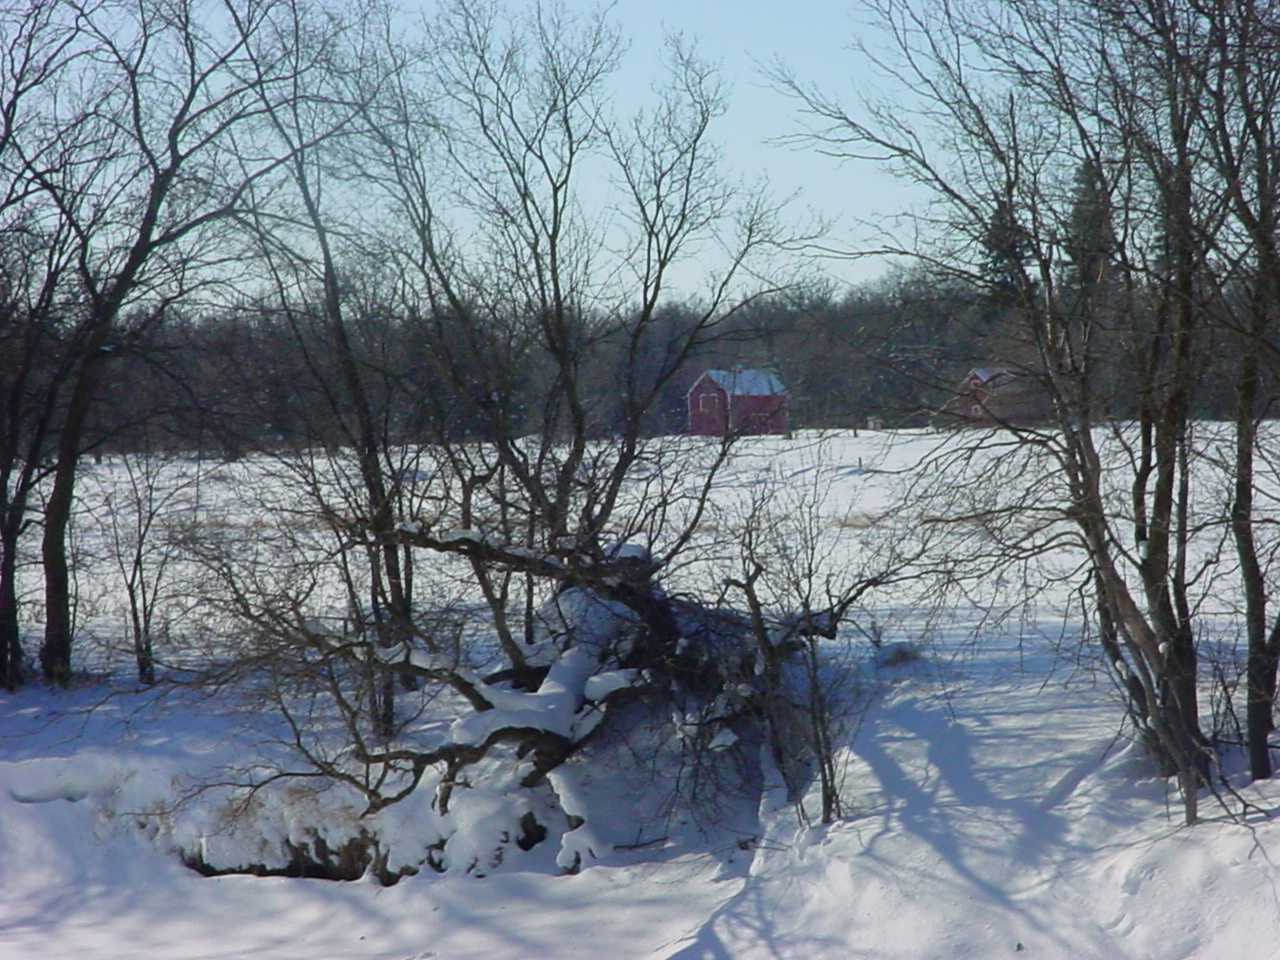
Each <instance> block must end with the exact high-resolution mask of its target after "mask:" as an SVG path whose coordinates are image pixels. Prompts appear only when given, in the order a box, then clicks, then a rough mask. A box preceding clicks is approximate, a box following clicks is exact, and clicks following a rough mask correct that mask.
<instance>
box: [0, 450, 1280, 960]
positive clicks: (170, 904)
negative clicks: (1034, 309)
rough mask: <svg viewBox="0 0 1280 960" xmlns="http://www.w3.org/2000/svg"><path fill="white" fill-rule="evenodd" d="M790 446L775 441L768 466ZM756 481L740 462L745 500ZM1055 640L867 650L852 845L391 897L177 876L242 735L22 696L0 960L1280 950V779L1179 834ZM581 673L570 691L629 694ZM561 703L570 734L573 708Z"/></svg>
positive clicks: (15, 725) (173, 710)
mask: <svg viewBox="0 0 1280 960" xmlns="http://www.w3.org/2000/svg"><path fill="white" fill-rule="evenodd" d="M787 442H788V441H783V440H775V439H768V440H762V441H761V443H762V444H768V445H769V446H767V448H762V450H761V453H762V459H763V460H764V461H777V459H778V458H779V456H782V455H785V454H786V447H785V444H786V443H787ZM875 442H882V441H878V440H876V439H875V438H874V437H871V438H867V437H864V438H862V439H861V440H852V439H850V440H847V441H845V442H844V444H843V446H841V447H840V449H839V451H838V457H839V459H837V460H835V461H833V463H832V465H831V468H830V469H831V470H832V472H833V475H834V476H838V477H840V478H841V481H840V482H841V483H844V484H850V485H855V486H856V485H857V484H860V483H864V482H868V478H874V476H875V474H874V473H872V472H871V471H870V470H868V471H865V472H864V470H863V469H862V462H863V458H864V457H865V458H866V460H867V462H868V466H871V465H872V461H873V457H874V456H875V455H876V454H875V451H874V450H873V449H872V447H871V446H870V445H871V444H873V443H875ZM876 462H877V463H878V464H879V465H880V466H883V465H884V462H885V458H884V456H883V454H881V455H880V459H879V461H876ZM854 463H857V469H856V470H854V469H851V465H852V464H854ZM796 469H797V470H799V469H800V464H797V465H796ZM806 469H807V468H806ZM750 475H751V470H750V468H749V465H744V466H742V467H741V469H740V470H739V471H738V473H737V474H736V482H737V483H738V484H740V485H742V484H749V483H750V482H751V481H750ZM873 508H874V506H873V507H871V508H868V509H873ZM887 639H902V637H897V638H887ZM1056 639H1060V638H1059V637H1058V635H1056V634H1053V633H1052V632H1051V631H1050V630H1047V629H1046V630H1043V631H1042V630H1039V629H1037V628H1036V627H1035V625H1034V624H1023V629H1020V630H1016V631H1015V630H1008V629H1006V630H1005V631H1003V632H998V631H993V635H991V636H986V637H979V638H978V640H979V642H977V643H973V644H970V643H967V642H966V643H961V642H959V641H957V642H955V643H952V644H948V643H947V642H946V639H945V637H942V638H936V639H935V640H934V641H933V642H932V643H930V644H928V645H923V646H922V647H920V648H919V649H920V650H921V651H922V654H921V656H920V657H919V658H918V659H912V658H906V660H907V662H905V663H901V664H898V665H896V666H889V665H885V666H880V667H877V666H875V665H874V658H873V657H872V656H871V652H870V651H869V650H868V651H866V658H865V660H866V670H867V671H868V672H869V676H870V677H871V679H870V680H869V682H871V683H873V684H874V688H875V690H876V696H875V699H874V700H873V702H872V703H871V706H870V707H869V709H868V710H867V713H866V715H865V717H864V718H863V722H862V723H861V725H860V726H859V728H858V729H857V731H856V733H855V734H854V736H853V737H852V739H851V740H850V742H849V744H848V749H847V751H846V753H845V755H844V761H845V772H846V783H845V789H844V797H845V802H846V805H847V812H846V816H845V817H844V818H842V819H840V820H839V821H837V822H836V823H834V824H831V825H829V826H826V827H821V826H812V825H807V824H805V823H802V822H800V821H799V820H798V819H797V816H796V814H795V811H794V809H793V808H792V807H790V806H789V805H787V804H785V803H782V802H779V800H778V798H776V797H768V798H767V799H766V801H765V803H764V804H763V805H762V807H761V810H760V814H759V825H758V826H759V832H758V836H756V837H755V839H754V840H753V841H751V842H741V843H734V842H726V843H724V844H722V845H720V846H716V845H715V844H714V843H713V844H712V845H711V846H710V848H707V847H704V848H702V849H699V848H698V846H697V845H696V844H688V843H683V842H681V841H680V840H679V839H678V838H677V837H675V836H674V834H673V836H672V838H671V839H669V840H668V841H667V842H666V843H661V842H658V843H653V844H650V845H648V846H645V847H642V848H640V849H635V850H629V849H624V848H621V847H616V848H613V849H611V848H610V844H611V842H612V839H611V840H610V841H609V842H606V841H605V840H601V839H598V838H597V836H596V834H595V833H594V832H593V831H592V830H591V829H590V826H587V827H584V828H581V833H578V832H577V831H570V832H569V833H566V834H565V836H564V838H563V840H562V842H561V843H560V844H556V843H552V842H548V843H544V844H542V845H540V846H537V847H534V848H533V849H532V850H530V851H528V852H521V851H519V850H516V849H515V848H511V849H510V850H509V852H508V853H507V854H506V857H505V859H504V860H503V861H502V862H501V863H498V864H489V865H486V866H485V868H484V869H483V870H477V871H474V872H471V873H467V872H464V871H450V872H448V873H445V874H437V873H434V872H433V871H431V870H430V869H427V868H424V870H423V872H422V873H420V874H418V875H416V876H411V877H408V878H406V879H404V880H402V881H401V882H400V883H399V884H397V885H396V886H393V887H383V886H380V885H378V884H377V883H375V882H374V881H372V880H365V881H358V882H352V883H335V882H329V881H322V880H296V879H283V878H253V877H246V876H228V877H219V878H203V877H201V876H199V875H197V874H196V873H194V872H192V871H190V870H188V869H187V868H185V867H184V866H183V865H182V864H181V863H180V862H179V860H178V858H177V857H176V856H175V854H174V853H173V851H172V850H171V849H169V847H170V846H171V845H172V844H173V843H176V842H184V843H189V842H191V839H192V837H193V836H195V835H197V834H198V835H199V836H200V837H202V838H204V840H207V842H209V843H234V842H235V840H234V838H227V837H225V836H221V835H219V834H218V827H217V824H218V812H217V811H215V810H210V809H204V808H202V807H201V804H202V803H204V802H205V801H204V800H202V798H200V797H197V798H195V799H193V800H192V801H190V803H189V804H188V805H187V806H185V807H182V808H178V809H176V810H174V811H173V812H172V814H171V817H172V821H173V824H174V826H173V828H172V829H171V830H169V831H168V832H166V831H165V830H163V829H162V830H159V831H157V829H156V828H155V826H154V825H155V823H156V817H155V816H154V815H155V814H156V812H157V810H159V809H161V808H163V807H165V806H166V805H168V804H170V803H172V802H173V801H174V800H175V799H176V795H175V794H176V791H177V790H179V789H180V786H179V785H180V784H181V783H183V782H184V779H185V778H187V777H189V776H191V775H193V773H195V772H198V771H200V770H202V769H208V768H210V767H212V766H216V764H217V763H220V762H224V761H225V760H226V759H227V757H228V756H229V755H231V754H233V753H234V752H235V751H236V750H237V742H238V741H237V736H238V730H239V729H240V727H239V726H238V724H239V722H240V720H239V719H237V718H236V717H235V716H234V715H233V713H234V712H233V711H230V710H227V711H226V712H225V713H219V712H218V711H217V710H215V709H211V708H210V706H209V704H208V703H207V702H205V701H201V700H198V699H193V698H187V697H183V696H171V697H168V698H165V699H164V700H162V701H160V702H159V703H158V704H153V703H152V695H151V694H148V693H145V692H139V691H137V690H134V689H132V688H129V687H128V686H127V685H123V684H121V683H120V682H119V681H114V682H108V681H104V680H101V679H97V680H93V681H90V680H89V679H85V680H83V681H79V682H78V683H77V685H76V686H74V687H73V688H72V689H71V690H68V691H50V690H47V689H44V688H42V687H41V686H39V685H38V684H37V685H32V686H29V687H27V688H25V689H23V690H21V691H19V692H17V693H14V694H6V693H0V958H4V960H34V958H59V960H66V958H86V960H125V958H130V960H136V958H147V960H241V958H243V960H248V958H255V960H425V958H438V960H473V958H474V960H536V958H592V960H596V958H610V960H642V958H650V960H658V958H663V960H677V958H678V960H756V958H759V960H825V958H830V960H837V958H838V960H850V958H859V960H966V958H973V960H979V958H982V960H986V958H996V957H1006V956H1007V957H1013V956H1015V955H1016V956H1019V957H1025V958H1027V960H1271V958H1275V957H1278V956H1280V818H1277V814H1278V813H1280V783H1277V782H1274V781H1273V782H1267V783H1263V784H1259V785H1254V786H1252V787H1247V788H1244V787H1242V788H1241V794H1242V796H1244V797H1245V798H1247V799H1248V801H1249V802H1250V803H1251V804H1252V805H1253V812H1250V813H1249V814H1248V815H1247V816H1244V817H1241V818H1240V820H1239V821H1238V822H1232V821H1229V820H1228V819H1227V818H1226V817H1225V816H1222V809H1221V807H1220V806H1218V805H1217V801H1215V800H1214V799H1213V798H1212V797H1208V796H1206V797H1205V798H1203V800H1202V808H1203V812H1204V813H1205V815H1206V816H1208V817H1210V818H1217V819H1215V820H1212V821H1211V822H1206V823H1202V824H1199V825H1197V826H1195V827H1191V828H1188V827H1184V826H1181V812H1180V809H1179V804H1178V801H1177V798H1176V795H1175V794H1174V792H1173V790H1172V787H1171V785H1169V784H1167V783H1166V782H1165V781H1164V780H1163V779H1160V778H1158V777H1156V776H1155V775H1154V773H1153V772H1152V771H1151V770H1150V769H1148V767H1147V764H1146V761H1145V760H1144V758H1143V757H1142V755H1141V751H1140V750H1138V748H1136V747H1135V746H1134V745H1133V744H1132V743H1130V742H1129V740H1128V739H1127V738H1126V737H1125V736H1123V735H1119V736H1118V735H1117V730H1118V728H1119V719H1118V718H1119V712H1120V711H1119V708H1118V706H1117V704H1116V701H1115V695H1114V692H1113V690H1112V688H1111V685H1110V682H1109V681H1108V680H1107V679H1106V678H1105V677H1102V676H1100V675H1099V674H1098V673H1096V672H1095V671H1091V670H1087V669H1082V668H1080V667H1078V666H1068V665H1063V664H1062V663H1061V661H1060V659H1059V657H1058V654H1057V652H1056V651H1055V649H1054V646H1055V644H1054V641H1055V640H1056ZM850 642H855V643H856V642H862V641H856V640H855V641H850ZM913 649H915V648H913ZM889 662H891V661H890V660H886V664H887V663H889ZM569 666H572V664H566V667H569ZM570 672H572V671H570ZM586 674H587V671H585V670H584V671H582V675H575V676H573V677H572V678H569V677H566V678H565V681H566V684H567V686H568V687H570V688H576V689H582V686H581V685H582V684H583V683H589V682H593V683H595V684H597V685H600V684H606V685H607V683H608V682H610V680H609V678H608V676H607V675H606V674H600V675H597V676H596V677H595V678H594V679H593V680H591V681H588V680H587V678H586ZM590 692H591V693H596V692H597V691H595V690H591V691H590ZM546 699H547V701H548V703H547V704H546V705H545V707H546V709H547V710H548V711H550V712H556V711H562V712H563V714H564V716H562V717H560V716H558V717H557V719H558V722H566V723H567V722H569V720H570V719H571V716H572V713H571V711H570V710H569V709H568V708H567V707H566V706H565V705H564V702H563V701H562V698H559V697H554V696H549V697H547V698H546ZM571 699H573V700H575V701H576V699H577V698H571ZM149 704H150V705H149ZM475 733H476V735H479V734H478V731H476V732H475ZM556 781H557V784H558V786H559V788H560V790H562V791H563V794H564V796H563V799H564V800H565V802H566V809H570V808H576V806H577V805H578V804H580V803H585V802H586V801H584V800H582V799H581V798H580V796H579V792H580V791H585V790H589V789H591V785H590V784H585V783H583V782H579V781H577V780H573V779H572V778H571V777H570V772H569V770H568V769H566V770H565V771H563V773H562V774H558V775H557V777H556ZM489 799H490V800H491V802H492V804H493V805H494V806H493V808H492V810H491V809H490V808H489V807H486V806H485V804H484V803H476V804H470V805H466V807H465V809H466V811H467V812H466V814H465V815H466V816H468V817H471V818H474V819H476V820H483V818H485V817H486V816H489V815H490V813H493V812H495V811H496V810H497V807H498V806H500V805H501V804H502V803H503V802H504V800H503V798H502V797H501V796H500V795H498V794H494V795H493V796H492V797H491V798H489ZM317 802H318V801H317ZM1231 803H1232V805H1233V809H1235V810H1236V811H1238V810H1239V806H1240V804H1239V802H1238V801H1234V800H1233V801H1231ZM457 809H458V811H462V810H463V809H464V806H463V805H459V806H458V808H457ZM144 814H150V815H151V816H142V815H144ZM330 815H331V816H332V815H336V814H333V813H332V811H331V813H330ZM351 815H352V816H354V815H355V814H354V813H353V814H351ZM458 815H459V816H461V815H462V813H461V812H459V814H458ZM383 816H384V817H396V818H400V823H399V829H400V830H401V833H402V834H403V835H411V834H413V832H414V831H415V830H417V831H418V832H419V833H420V834H421V836H422V838H423V840H424V842H428V841H429V840H430V838H432V837H433V836H435V835H436V833H437V831H438V829H439V824H438V823H435V822H432V816H433V814H432V812H431V811H430V809H429V807H428V805H427V804H426V803H425V802H424V803H413V802H408V803H405V804H402V805H399V806H397V807H392V808H390V809H389V810H388V811H385V812H384V814H383ZM163 819H164V818H163V817H162V818H161V820H162V821H163ZM472 826H473V827H474V831H475V835H476V836H480V835H481V834H482V832H483V824H479V823H477V824H473V825H472ZM205 830H207V831H208V836H207V837H204V834H203V833H202V831H205ZM184 831H185V832H184ZM204 840H202V842H204ZM557 847H558V848H559V849H555V848H557ZM708 849H710V852H707V851H708ZM479 853H480V848H479V847H477V855H479ZM575 856H576V857H580V858H581V860H582V862H583V867H582V869H581V871H580V872H579V873H577V874H576V875H563V874H562V873H561V871H560V870H559V869H558V868H557V866H556V858H557V857H558V858H559V861H560V865H561V866H568V865H570V864H569V863H568V860H569V859H570V858H572V857H575ZM593 858H594V859H593ZM480 873H483V874H484V875H483V876H478V875H477V874H480Z"/></svg>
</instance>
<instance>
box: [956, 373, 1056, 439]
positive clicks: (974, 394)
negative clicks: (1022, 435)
mask: <svg viewBox="0 0 1280 960" xmlns="http://www.w3.org/2000/svg"><path fill="white" fill-rule="evenodd" d="M942 413H943V415H944V417H946V418H947V421H948V423H949V425H951V426H977V427H994V426H1001V425H1005V424H1010V423H1017V424H1026V423H1035V422H1037V421H1038V420H1042V419H1044V417H1045V415H1046V414H1047V413H1048V409H1047V407H1046V404H1045V403H1044V402H1043V399H1042V397H1040V396H1039V395H1038V393H1037V391H1036V389H1035V382H1034V380H1033V379H1032V378H1031V377H1028V376H1025V375H1023V374H1021V373H1019V372H1017V371H1014V370H1004V369H984V368H979V369H974V370H970V371H969V374H968V376H966V377H965V378H964V379H963V380H961V381H960V383H959V384H958V385H957V386H956V388H955V396H954V397H953V398H952V399H951V400H950V401H948V403H947V404H946V406H945V407H943V409H942Z"/></svg>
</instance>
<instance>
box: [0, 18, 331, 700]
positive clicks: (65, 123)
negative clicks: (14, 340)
mask: <svg viewBox="0 0 1280 960" xmlns="http://www.w3.org/2000/svg"><path fill="white" fill-rule="evenodd" d="M294 12H295V8H294V7H293V6H292V5H288V4H284V3H276V2H270V0H268V2H257V0H247V2H238V0H228V2H226V3H219V2H213V0H209V2H205V0H189V2H187V0H184V2H180V3H177V4H165V5H159V6H157V5H153V4H146V3H129V2H103V3H95V4H75V3H69V4H61V5H59V4H42V5H38V6H37V7H36V8H35V9H34V11H33V16H32V17H31V18H30V19H27V18H25V17H11V18H9V19H8V20H6V21H5V23H6V29H7V30H8V31H9V32H8V34H7V36H6V42H5V44H4V46H5V48H6V50H7V51H11V53H10V54H8V55H9V56H10V61H9V62H10V66H11V67H12V68H13V69H12V72H11V82H12V84H13V86H12V90H13V92H12V93H11V94H10V96H9V108H8V109H7V110H6V120H5V123H6V128H5V129H6V131H7V133H6V139H5V141H4V149H3V152H2V153H0V163H3V165H4V172H5V176H6V180H7V182H8V183H10V184H15V185H16V186H15V187H11V188H9V190H10V196H13V195H15V194H16V195H17V196H18V197H19V198H20V204H21V209H22V211H23V213H24V215H25V217H26V218H27V222H29V223H30V225H31V227H30V229H31V230H32V231H33V233H34V234H35V235H37V236H42V237H49V238H55V239H57V238H61V239H60V240H58V243H61V244H63V245H64V249H65V250H66V251H67V252H66V259H65V260H63V261H58V262H62V263H65V264H66V275H65V277H64V280H63V284H64V287H65V290H64V293H65V295H66V296H68V297H69V298H70V299H69V300H68V302H67V304H66V308H65V309H64V311H63V317H64V322H65V324H66V326H65V329H64V330H63V331H62V335H61V337H60V338H59V342H60V343H61V344H62V345H63V347H62V349H63V352H62V355H61V357H60V359H59V360H58V363H57V366H58V369H59V375H60V378H61V381H62V382H63V383H64V384H65V387H64V390H63V392H62V395H61V398H60V400H59V415H58V422H57V431H56V438H55V439H56V443H55V449H54V454H53V469H52V473H51V486H50V490H49V495H48V498H47V502H46V504H45V513H44V518H43V548H42V553H43V563H44V574H45V592H46V597H45V601H46V610H47V614H46V628H45V638H44V643H43V645H42V648H41V663H42V667H43V670H44V673H45V676H46V677H47V678H49V679H51V680H54V681H57V682H60V683H65V682H66V681H67V679H68V678H69V676H70V670H71V648H72V624H71V619H70V610H71V582H70V578H69V576H68V564H67V550H66V541H67V526H68V522H69V520H70V516H71V512H72V507H73V503H74V493H75V482H76V465H77V462H78V460H79V458H80V456H81V455H82V454H83V453H84V452H85V447H86V443H87V440H86V437H87V434H86V430H87V425H88V424H89V422H90V414H91V411H92V410H93V408H94V405H95V401H96V399H97V397H98V394H99V390H100V386H101V383H102V374H103V370H104V368H105V367H106V365H107V364H109V363H111V362H112V359H113V357H114V356H116V355H117V354H118V353H119V348H120V346H121V344H120V342H119V339H120V338H121V337H122V336H124V335H125V333H124V330H123V327H122V324H121V318H122V316H124V315H125V314H126V312H131V313H134V314H136V315H138V316H141V317H144V318H145V317H152V318H158V317H160V316H163V314H164V312H165V310H166V309H167V308H168V305H170V304H172V303H174V302H175V301H178V300H180V299H183V298H186V297H188V296H190V295H191V294H192V293H193V291H194V290H196V289H198V288H200V287H201V286H203V285H206V284H209V283H211V282H213V281H219V282H226V281H228V280H232V279H234V275H235V266H234V263H235V258H236V256H237V254H238V251H237V250H236V248H235V246H234V244H233V243H231V242H229V240H228V237H227V234H226V233H225V232H222V233H220V232H219V231H218V230H217V229H215V227H217V226H218V225H219V224H221V223H224V222H226V221H229V220H231V219H232V218H233V217H235V216H236V215H237V214H239V213H240V212H241V211H242V210H243V207H244V203H245V197H246V191H247V190H248V188H249V186H250V185H251V184H253V183H255V182H257V181H258V180H260V179H262V178H263V177H265V176H267V175H269V174H270V173H272V172H273V171H275V170H276V169H277V168H278V166H279V165H280V164H281V163H282V162H284V160H285V159H286V158H285V157H282V156H281V155H280V154H279V153H277V152H273V151H272V150H270V149H267V148H265V147H263V146H262V140H261V138H259V137H257V136H256V135H257V134H258V132H259V131H260V130H261V125H262V118H263V112H262V103H263V101H264V99H265V100H267V101H274V100H277V99H278V98H280V97H282V96H285V95H287V94H289V93H290V92H292V91H295V90H296V89H297V88H296V86H294V84H295V82H296V81H297V80H298V77H297V76H296V75H294V74H293V73H291V71H293V70H295V69H299V67H298V65H297V64H296V63H295V62H293V61H292V60H284V59H282V60H278V61H276V63H275V65H274V66H272V67H271V68H270V69H269V70H264V71H257V72H255V71H253V70H251V69H250V68H251V67H252V66H253V65H254V62H253V60H252V59H251V58H250V57H249V55H248V54H249V51H248V49H247V38H255V39H256V40H260V41H261V42H262V43H268V42H271V43H275V44H276V45H278V46H280V47H281V48H283V49H287V48H289V47H290V46H291V45H292V42H293V41H292V40H291V39H290V38H291V31H292V29H293V28H294V26H295V25H296V24H295V21H294V20H293V13H294ZM10 40H12V41H13V42H12V43H10V42H9V41H10ZM20 57H25V58H26V59H24V60H21V61H19V58H20ZM306 68H307V65H304V66H303V67H302V69H306ZM23 71H25V72H23ZM50 249H51V250H55V249H58V247H56V246H53V247H51V248H50Z"/></svg>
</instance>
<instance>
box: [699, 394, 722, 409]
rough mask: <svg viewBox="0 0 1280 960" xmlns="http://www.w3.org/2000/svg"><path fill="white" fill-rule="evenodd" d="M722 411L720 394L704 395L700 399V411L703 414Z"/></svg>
mask: <svg viewBox="0 0 1280 960" xmlns="http://www.w3.org/2000/svg"><path fill="white" fill-rule="evenodd" d="M719 409H720V395H719V394H718V393H704V394H703V395H702V396H700V397H699V398H698V410H699V411H700V412H702V413H715V412H716V411H717V410H719Z"/></svg>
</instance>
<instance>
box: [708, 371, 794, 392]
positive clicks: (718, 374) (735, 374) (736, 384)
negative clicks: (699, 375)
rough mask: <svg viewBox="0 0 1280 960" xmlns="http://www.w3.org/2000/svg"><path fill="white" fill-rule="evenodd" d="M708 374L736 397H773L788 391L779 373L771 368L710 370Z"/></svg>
mask: <svg viewBox="0 0 1280 960" xmlns="http://www.w3.org/2000/svg"><path fill="white" fill-rule="evenodd" d="M706 375H707V376H708V377H710V378H711V379H712V380H714V381H715V382H716V384H717V385H718V386H719V387H720V388H721V389H723V390H724V392H725V393H727V394H729V395H730V396H734V397H773V396H778V395H780V394H784V393H786V392H787V388H786V387H784V386H783V385H782V381H781V380H780V379H778V375H777V374H776V373H773V372H771V371H769V370H708V371H707V374H706Z"/></svg>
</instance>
